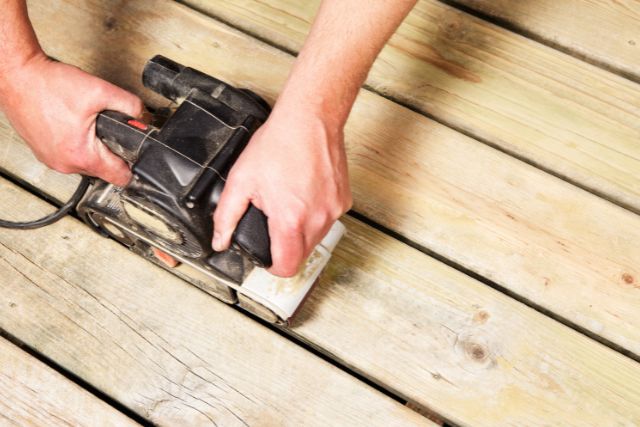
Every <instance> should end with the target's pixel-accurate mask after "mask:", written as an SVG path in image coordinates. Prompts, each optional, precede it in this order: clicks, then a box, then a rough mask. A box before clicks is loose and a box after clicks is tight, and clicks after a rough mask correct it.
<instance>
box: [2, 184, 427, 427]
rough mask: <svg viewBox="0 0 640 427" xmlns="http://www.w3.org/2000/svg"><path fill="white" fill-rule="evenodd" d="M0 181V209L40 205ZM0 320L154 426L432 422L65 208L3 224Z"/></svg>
mask: <svg viewBox="0 0 640 427" xmlns="http://www.w3.org/2000/svg"><path fill="white" fill-rule="evenodd" d="M47 209H50V207H48V206H47V205H46V204H45V203H44V202H42V201H41V200H39V199H36V198H35V197H34V196H32V195H30V194H28V193H26V192H25V191H24V190H20V189H18V188H17V187H15V186H13V185H11V184H9V183H8V182H7V181H5V180H0V215H2V217H4V218H8V217H13V218H16V217H18V216H19V215H20V214H21V213H24V212H32V214H33V215H38V214H42V213H43V212H44V211H46V210H47ZM0 277H2V278H3V279H2V282H3V283H2V292H1V293H0V327H1V328H3V329H5V330H7V331H9V332H11V333H12V334H13V335H14V336H16V337H18V338H19V339H20V340H22V341H23V342H25V343H27V344H29V345H30V346H32V347H33V348H35V349H36V350H37V351H39V352H41V353H42V354H45V355H46V356H47V357H49V358H51V359H52V360H54V361H56V363H58V364H59V365H61V366H63V367H64V368H65V369H67V370H69V371H71V372H73V373H74V374H76V375H78V376H80V377H81V378H83V379H84V380H86V381H87V382H89V383H91V384H92V385H93V386H95V387H97V388H98V389H100V390H102V391H103V392H105V393H106V394H108V395H110V396H111V397H113V398H114V399H116V400H118V401H120V402H122V403H123V404H124V405H126V406H127V407H129V408H131V409H133V410H134V411H136V412H137V413H139V414H140V415H142V416H144V417H147V418H148V419H150V420H151V421H152V422H154V423H158V424H161V425H190V426H191V425H194V426H195V425H213V424H215V423H218V425H224V426H243V425H244V426H246V425H259V426H274V425H290V426H299V425H323V426H326V425H363V426H365V425H366V426H369V425H379V426H388V425H430V424H431V422H429V421H428V420H427V419H426V418H424V417H422V416H420V415H418V414H417V413H415V412H413V411H411V410H410V409H407V408H406V407H404V406H403V405H401V404H400V403H398V402H395V401H393V400H392V399H390V398H388V397H386V396H384V395H382V394H381V393H379V392H377V391H375V390H373V389H371V388H370V387H368V386H366V385H364V384H363V383H362V382H360V381H358V380H356V379H355V378H353V377H352V376H349V375H348V374H346V373H344V372H342V371H340V370H339V369H337V368H335V367H333V366H331V365H329V364H328V363H326V362H324V361H322V360H321V359H319V358H317V357H316V356H314V355H312V354H311V353H309V352H307V351H305V350H304V349H302V348H300V347H298V346H296V345H295V344H293V343H291V342H290V341H288V340H287V339H285V338H283V337H281V336H279V335H278V334H276V333H274V332H271V331H269V330H268V329H266V328H265V327H263V326H261V325H260V324H258V323H256V322H255V321H253V320H251V319H250V318H248V317H246V316H243V315H242V314H240V313H239V312H237V311H236V310H234V309H232V308H230V307H228V306H226V305H225V304H223V303H220V302H218V301H216V300H215V299H213V298H211V297H209V296H208V295H207V294H205V293H203V292H201V291H199V290H198V289H196V288H195V287H193V286H190V285H188V284H187V283H186V282H183V281H181V280H179V279H178V278H176V277H175V276H172V275H171V274H170V273H167V272H166V271H164V270H161V269H159V268H157V267H155V266H153V265H151V264H150V263H148V262H147V261H145V260H143V259H141V258H139V257H137V256H134V255H133V254H131V253H130V252H128V251H127V250H126V249H125V248H124V247H122V246H121V245H119V244H117V243H116V242H114V241H111V240H108V239H104V238H102V237H100V236H99V235H97V234H95V233H93V232H91V231H90V230H89V229H88V228H87V227H85V226H84V225H83V224H82V223H80V222H79V221H77V220H75V219H73V218H67V219H65V220H62V221H61V222H59V223H56V224H55V225H53V226H50V227H47V228H44V229H40V230H37V231H33V232H29V233H25V232H21V231H12V230H5V229H2V230H0Z"/></svg>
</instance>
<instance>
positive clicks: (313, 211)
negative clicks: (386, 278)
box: [213, 0, 416, 276]
mask: <svg viewBox="0 0 640 427" xmlns="http://www.w3.org/2000/svg"><path fill="white" fill-rule="evenodd" d="M415 2H416V1H415V0H376V1H361V0H324V1H323V2H322V5H321V7H320V10H319V12H318V15H317V16H316V19H315V22H314V24H313V26H312V28H311V31H310V33H309V36H308V37H307V40H306V42H305V44H304V46H303V48H302V50H301V52H300V54H299V56H298V58H297V59H296V61H295V63H294V65H293V68H292V70H291V73H290V75H289V78H288V80H287V82H286V84H285V87H284V89H283V91H282V93H281V94H280V97H279V98H278V101H277V102H276V105H275V107H274V110H273V112H272V114H271V116H270V117H269V119H268V120H267V122H266V123H265V124H264V125H263V126H262V127H261V128H260V129H259V130H258V132H257V133H256V134H255V135H254V137H253V138H252V140H251V142H250V144H249V146H248V147H247V149H245V151H244V152H243V154H242V156H241V157H240V159H239V160H238V162H237V163H236V165H235V166H234V168H233V169H232V171H231V173H230V175H229V179H228V181H227V185H226V186H225V190H224V192H223V194H222V198H221V200H220V204H219V206H218V209H217V210H216V213H215V217H214V223H215V233H214V241H213V247H214V249H216V250H221V249H224V248H226V247H228V245H229V242H230V239H231V234H232V233H233V230H234V229H235V226H236V224H237V222H238V220H239V218H240V217H241V216H242V214H243V213H244V212H245V210H246V208H247V206H248V204H249V203H250V202H251V203H253V204H254V205H255V206H257V207H258V208H260V209H262V210H263V211H264V212H265V214H266V215H267V217H268V218H269V234H270V236H271V252H272V257H273V262H274V265H273V267H272V269H271V272H272V273H274V274H277V275H282V276H290V275H293V274H295V273H296V271H297V269H298V267H299V266H300V263H301V262H302V261H303V260H304V259H305V258H306V257H307V256H308V255H309V253H310V252H311V250H312V249H313V247H314V246H315V245H316V244H317V243H318V242H319V241H320V240H321V239H322V237H323V236H324V234H325V233H326V232H327V231H328V229H329V228H330V227H331V225H332V224H333V223H334V222H335V220H336V219H337V218H339V216H340V215H342V214H343V213H344V212H346V211H347V210H348V209H349V207H350V206H351V192H350V189H349V182H348V174H347V162H346V156H345V151H344V140H343V128H344V125H345V122H346V120H347V118H348V116H349V112H350V111H351V107H352V106H353V103H354V101H355V98H356V96H357V94H358V91H359V89H360V86H361V85H362V83H363V82H364V80H365V78H366V76H367V73H368V72H369V69H370V68H371V65H372V64H373V61H374V60H375V58H376V57H377V55H378V53H379V52H380V50H381V49H382V46H384V44H385V43H386V41H387V40H388V39H389V37H390V36H391V34H392V33H393V32H394V31H395V29H396V28H397V27H398V25H400V23H401V22H402V20H403V19H404V17H405V16H406V15H407V14H408V13H409V11H410V10H411V8H412V7H413V6H414V5H415Z"/></svg>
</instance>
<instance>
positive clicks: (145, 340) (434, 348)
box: [0, 137, 640, 426]
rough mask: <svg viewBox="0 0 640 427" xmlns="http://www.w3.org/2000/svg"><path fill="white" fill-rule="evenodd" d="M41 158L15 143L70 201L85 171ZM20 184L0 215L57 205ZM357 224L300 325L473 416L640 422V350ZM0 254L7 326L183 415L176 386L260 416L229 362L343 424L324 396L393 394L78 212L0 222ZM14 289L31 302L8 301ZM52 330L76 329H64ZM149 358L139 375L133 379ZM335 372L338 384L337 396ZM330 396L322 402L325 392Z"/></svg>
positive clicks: (66, 362)
mask: <svg viewBox="0 0 640 427" xmlns="http://www.w3.org/2000/svg"><path fill="white" fill-rule="evenodd" d="M11 141H14V143H15V140H12V139H11V138H4V137H3V138H2V143H3V144H5V143H6V144H9V143H10V142H11ZM12 147H22V148H23V149H24V150H26V147H25V146H24V145H19V144H16V145H12ZM11 150H12V151H11V153H14V152H15V151H13V150H14V149H13V148H11ZM25 152H26V151H25ZM26 153H28V152H26ZM28 157H29V156H28V155H26V154H24V155H13V154H11V155H9V156H8V157H7V159H20V160H19V161H20V164H21V166H22V170H23V171H24V174H21V173H20V171H17V172H18V176H19V177H21V178H26V177H27V175H28V176H41V177H42V178H44V179H43V180H42V181H37V182H33V184H34V185H36V186H37V187H38V188H40V189H41V190H43V191H45V192H46V193H48V194H50V195H52V196H54V197H56V198H58V199H64V198H65V196H66V195H68V194H70V193H71V192H72V191H73V187H74V184H75V182H76V180H75V179H73V177H71V176H59V175H58V178H59V179H57V180H56V179H48V178H47V177H48V176H50V175H54V174H53V173H52V172H50V171H49V172H46V168H45V167H44V166H42V165H41V164H39V163H38V162H37V161H36V160H35V159H33V157H32V158H31V160H30V161H27V160H26V159H27V158H28ZM9 162H11V161H10V160H9ZM1 164H2V165H3V166H4V165H6V162H2V163H1ZM37 170H40V171H41V173H38V172H37ZM18 196H21V193H19V192H18V191H17V190H15V189H13V188H12V187H9V186H7V185H6V184H5V185H4V186H2V187H0V217H4V216H7V215H9V214H10V215H13V216H14V218H15V217H20V216H24V214H25V213H27V212H30V215H33V216H36V215H39V214H41V212H42V203H40V202H39V201H38V200H35V199H34V198H33V197H32V198H28V199H26V198H24V197H18ZM9 201H10V202H9ZM344 223H345V225H346V226H347V228H348V232H347V235H346V236H345V237H344V238H343V240H342V241H341V243H340V244H339V245H338V247H337V248H336V250H335V252H334V255H333V257H332V259H331V261H330V263H329V265H328V268H327V270H326V272H325V274H324V275H323V277H322V280H321V281H320V283H319V284H318V286H317V287H316V289H315V290H314V292H312V293H311V295H310V297H309V299H308V301H307V302H306V303H305V305H304V306H303V307H302V311H301V312H300V313H299V317H298V318H297V324H296V325H294V327H293V328H292V329H290V330H288V331H287V332H288V333H289V334H292V335H294V336H297V337H299V338H300V339H302V340H304V341H306V342H308V343H310V344H311V345H312V346H313V347H315V348H318V349H320V350H321V351H323V352H324V353H326V354H329V355H331V357H332V358H334V359H335V360H337V361H339V362H340V363H342V364H344V365H346V366H349V367H352V368H353V369H355V370H356V371H357V372H360V373H361V374H362V375H364V376H366V377H367V378H370V379H371V380H373V381H375V382H376V383H378V384H380V385H382V386H383V387H385V388H387V389H389V390H393V391H394V392H395V393H397V394H399V395H400V396H402V397H403V398H406V399H407V400H409V401H411V402H412V403H415V404H418V405H420V406H423V407H426V408H428V409H429V410H428V411H427V412H435V413H437V414H440V415H441V416H444V417H445V418H446V419H449V420H452V421H454V422H456V423H460V424H463V425H467V424H468V425H478V426H482V425H486V426H496V425H544V424H554V423H556V424H560V425H581V424H582V425H584V424H592V423H594V424H596V425H612V424H615V423H619V424H621V425H624V423H627V424H630V425H633V423H640V364H639V363H637V362H634V361H632V360H631V359H628V358H626V357H624V356H622V355H620V354H619V353H617V352H615V351H613V350H610V349H608V348H606V347H604V346H602V345H600V344H598V343H596V342H595V341H592V340H590V339H588V338H586V337H585V336H583V335H581V334H579V333H577V332H575V331H573V330H572V329H570V328H568V327H566V326H563V325H561V324H560V323H558V322H556V321H554V320H552V319H549V318H548V317H545V316H544V315H542V314H540V313H538V312H536V311H534V310H532V309H531V308H529V307H527V306H525V305H523V304H521V303H518V302H516V301H514V300H513V299H511V298H509V297H507V296H505V295H504V294H502V293H500V292H497V291H495V290H493V289H491V288H489V287H487V286H485V285H484V284H482V283H479V282H477V281H475V280H474V279H471V278H470V277H468V276H466V275H464V274H462V273H460V272H458V271H456V270H454V269H452V268H450V267H447V266H445V265H444V264H442V263H440V262H438V261H436V260H434V259H432V258H430V257H428V256H426V255H424V254H423V253H421V252H419V251H417V250H415V249H411V248H409V247H408V246H406V245H404V244H402V243H400V242H398V241H397V240H395V239H393V238H391V237H389V236H387V235H385V234H383V233H381V232H379V231H376V230H374V229H372V228H370V227H368V226H366V225H364V224H362V223H360V222H358V221H356V220H354V219H350V218H348V217H345V218H344ZM92 254H96V256H95V257H94V256H92ZM0 258H4V260H5V261H4V263H2V262H0V277H9V278H11V279H10V280H9V282H10V283H13V284H14V285H13V286H8V287H6V286H5V288H6V291H3V293H2V294H0V327H2V328H4V329H6V330H9V331H11V332H12V333H14V334H15V335H17V336H19V337H20V338H21V339H23V340H25V341H27V342H29V343H30V344H31V345H33V346H34V347H36V348H38V349H39V350H40V351H42V352H43V353H44V354H46V355H48V356H49V357H52V358H53V359H54V360H56V361H57V362H58V363H60V364H62V365H63V366H65V367H67V368H68V369H72V370H73V371H74V372H75V373H77V374H78V375H80V376H81V377H82V378H85V379H87V380H88V381H90V382H91V383H92V384H95V385H96V386H98V387H99V388H100V389H106V390H108V391H109V393H110V394H111V395H113V396H115V397H117V398H118V399H119V400H122V401H123V403H125V404H127V405H128V406H129V405H131V406H133V407H134V409H136V410H138V411H140V413H142V414H146V415H148V416H151V417H152V419H158V418H159V417H161V416H165V417H178V416H179V415H178V413H177V412H174V411H172V409H171V408H172V407H173V405H176V404H178V405H181V404H180V403H175V400H174V399H172V398H171V395H167V394H166V393H165V391H166V392H167V393H171V394H173V395H177V396H179V400H184V399H186V403H185V404H189V405H192V406H193V405H195V406H196V407H197V408H198V409H200V410H210V411H213V410H214V409H212V408H210V407H208V406H207V405H206V404H205V403H203V402H200V401H199V400H198V399H204V400H205V401H207V402H210V403H212V404H213V405H214V406H215V401H209V400H208V398H207V396H208V394H209V393H213V394H214V395H215V396H216V397H218V398H223V399H224V401H225V402H232V403H231V404H232V405H233V406H232V410H233V411H234V412H235V409H234V408H236V405H239V407H240V408H241V410H242V414H247V413H248V414H249V415H248V416H251V415H253V416H255V417H256V418H251V419H258V418H257V417H258V415H256V414H259V413H260V412H259V411H258V410H257V409H256V408H255V407H254V406H253V405H252V403H251V402H246V401H244V399H243V398H242V396H238V395H236V394H235V393H231V395H230V396H226V395H224V394H223V395H222V396H221V395H220V394H219V393H221V392H220V391H217V390H215V385H217V386H219V387H222V388H223V389H227V387H226V386H225V384H224V382H223V383H220V382H218V381H216V378H217V377H216V375H218V376H221V377H222V378H224V379H225V381H227V382H229V383H230V384H231V385H232V386H233V387H235V388H236V389H239V390H241V391H242V392H243V393H245V394H246V393H250V397H251V398H252V399H253V400H254V401H258V402H261V403H260V405H261V406H265V403H264V402H265V401H267V402H271V404H272V405H275V407H276V408H278V410H280V411H284V412H289V411H293V415H291V420H299V419H298V418H296V416H298V415H300V416H302V415H301V414H300V413H299V412H297V411H302V409H301V407H299V406H296V405H297V404H298V402H299V401H298V400H296V399H295V398H294V397H296V396H297V397H298V399H303V401H304V405H319V406H320V408H319V409H312V408H311V407H309V408H307V409H306V410H307V411H308V412H313V413H316V412H320V415H318V417H321V416H325V418H318V420H323V422H324V423H328V424H331V425H340V423H339V422H338V421H336V420H334V419H331V417H332V416H337V415H336V413H333V412H330V411H329V410H328V409H326V407H325V406H324V405H325V404H326V405H336V402H335V399H340V398H342V399H345V402H346V401H349V404H348V405H347V408H351V406H349V405H356V404H358V403H362V405H365V406H366V405H372V406H371V410H372V411H374V410H376V411H378V410H379V411H381V412H383V406H384V405H383V406H380V407H377V406H375V405H380V403H371V402H370V403H366V402H362V400H365V399H364V398H363V399H362V400H357V402H351V400H353V397H349V396H350V394H353V393H356V391H353V390H351V388H354V387H356V386H355V385H354V384H352V383H349V382H348V381H346V380H345V379H343V380H341V381H340V380H338V379H334V378H333V377H330V378H328V379H326V378H325V377H326V376H328V375H329V373H330V372H329V373H327V372H325V371H327V369H325V368H322V366H315V365H312V364H311V363H312V362H313V360H310V359H309V355H308V354H306V355H305V354H302V355H300V353H304V352H303V351H302V350H301V351H299V352H296V351H294V349H290V348H289V347H290V346H288V345H287V344H288V343H286V342H282V341H283V340H282V339H279V338H280V337H277V336H276V337H272V335H267V336H265V335H266V334H265V332H263V330H262V329H261V327H260V326H259V325H258V324H256V323H254V322H248V321H247V320H246V319H242V316H240V315H239V314H238V313H237V312H236V311H234V310H232V309H230V308H228V307H226V306H224V304H222V303H217V301H215V300H214V299H213V298H210V297H208V296H206V295H205V294H203V293H201V292H199V291H197V290H196V289H195V288H193V291H191V290H189V289H187V288H189V286H188V285H186V283H184V282H181V281H179V280H177V279H176V278H173V277H171V276H170V275H169V274H168V273H166V272H164V271H159V270H157V268H156V267H155V266H152V265H151V264H150V263H148V262H147V261H144V260H142V259H141V258H139V257H137V256H136V255H134V254H132V253H126V250H125V249H124V248H122V247H120V246H118V245H117V244H116V243H114V242H112V241H108V240H106V239H102V238H100V237H99V236H97V235H94V234H93V233H92V232H90V231H89V230H88V228H87V227H84V226H82V225H81V224H79V223H78V222H77V221H72V220H71V219H69V220H65V221H62V222H61V223H60V224H57V225H54V226H51V227H49V228H45V229H41V230H38V231H33V232H9V231H3V230H0ZM15 270H18V271H20V272H21V273H20V274H19V275H17V274H16V273H15ZM25 276H26V278H27V279H26V280H25ZM29 281H31V282H34V283H36V284H37V285H33V286H29V283H30V282H29ZM16 299H17V301H16ZM10 302H13V303H15V304H17V306H18V307H22V311H12V310H11V309H9V308H7V307H9V306H10ZM79 325H82V326H79ZM49 331H61V332H64V334H65V335H64V340H60V339H56V337H55V336H53V335H52V333H51V332H49ZM108 349H111V350H108ZM285 350H286V351H285ZM164 351H167V354H164V353H163V352H164ZM196 355H197V356H196ZM198 356H199V357H198ZM303 356H307V357H303ZM157 363H160V366H157ZM182 364H186V365H187V367H185V366H182ZM226 364H230V365H229V366H226ZM88 365H91V366H90V367H88ZM121 365H124V366H121ZM126 367H129V368H126ZM123 369H124V370H125V371H124V372H123V373H120V374H117V375H116V373H117V372H120V371H121V370H123ZM137 371H140V372H139V373H138V374H136V376H135V377H134V378H135V380H134V381H135V387H130V386H129V384H128V382H127V381H125V380H124V379H123V377H124V376H127V375H133V372H137ZM192 371H193V372H192ZM274 372H276V373H280V374H281V375H285V374H286V377H283V378H280V377H277V376H276V374H275V373H274ZM114 375H115V377H114ZM198 375H200V376H203V375H204V376H205V377H206V380H207V381H214V384H215V385H211V384H209V383H206V382H205V383H203V382H202V381H201V380H202V378H199V377H198ZM338 377H339V378H342V377H340V376H338ZM317 378H322V379H323V382H322V383H320V384H318V382H317V381H318V380H317ZM274 382H275V383H276V385H273V383H274ZM303 383H304V384H306V383H308V388H307V386H303V385H301V384H303ZM329 384H330V385H331V387H332V388H333V387H335V388H336V389H337V390H335V392H336V393H337V396H336V395H331V398H332V399H331V400H330V398H329V397H327V396H325V393H327V391H326V390H325V388H324V387H329ZM274 387H275V388H274ZM123 388H125V390H123ZM298 388H302V390H299V389H298ZM343 388H344V389H343ZM310 389H312V390H314V392H313V393H312V392H310V391H309V390H310ZM193 390H196V392H194V391H193ZM284 390H289V391H288V392H285V391H284ZM227 391H228V390H227ZM288 393H289V394H288ZM357 393H363V391H361V390H358V391H357ZM272 394H273V396H272ZM191 395H193V396H191ZM141 396H143V397H142V398H141ZM144 396H147V397H148V399H145V398H144ZM283 396H284V398H283ZM301 396H302V397H301ZM319 396H323V397H322V399H323V401H322V402H315V401H314V399H318V398H319ZM334 398H335V399H334ZM164 399H169V401H168V402H166V403H163V402H164ZM270 399H271V400H270ZM371 399H373V397H368V398H367V399H366V400H371ZM384 402H385V401H383V402H382V404H384ZM345 404H346V403H345ZM280 405H287V406H285V407H282V406H280ZM290 405H292V406H290ZM387 405H389V404H387ZM374 406H375V408H374ZM149 408H152V409H149ZM216 408H217V407H216ZM336 408H337V409H336V411H339V412H342V411H344V409H342V406H337V407H336ZM358 408H359V410H361V411H364V409H362V408H361V407H358ZM393 408H395V407H393ZM183 410H184V411H187V413H189V411H188V408H183ZM386 410H387V409H384V411H386ZM146 411H148V412H146ZM220 411H222V409H220ZM256 411H258V412H256ZM356 412H357V411H355V410H350V411H349V412H348V413H347V414H346V415H345V416H354V417H355V416H356V415H355V414H356ZM224 415H225V412H222V414H220V413H218V412H216V417H218V416H224ZM226 415H228V416H229V418H228V419H231V414H226ZM272 415H273V413H272V412H269V416H272ZM366 415H369V416H373V415H372V414H371V413H370V412H366V411H365V412H364V414H360V417H362V419H363V420H366V421H367V422H371V420H370V418H368V417H367V416H366ZM192 416H198V413H196V412H194V413H193V414H192ZM265 416H266V415H265ZM396 416H398V415H396ZM242 417H243V419H246V418H244V417H245V415H242ZM177 419H178V418H169V420H173V421H175V420H177ZM228 419H225V420H228ZM266 419H268V420H276V419H274V418H268V417H267V418H266ZM277 421H280V419H277ZM330 421H332V422H330ZM379 421H380V423H381V424H384V423H385V422H386V423H388V422H389V420H384V419H383V418H381V419H380V420H379ZM318 422H320V421H318ZM292 423H293V422H292ZM293 424H295V423H293ZM266 425H270V424H266Z"/></svg>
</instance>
